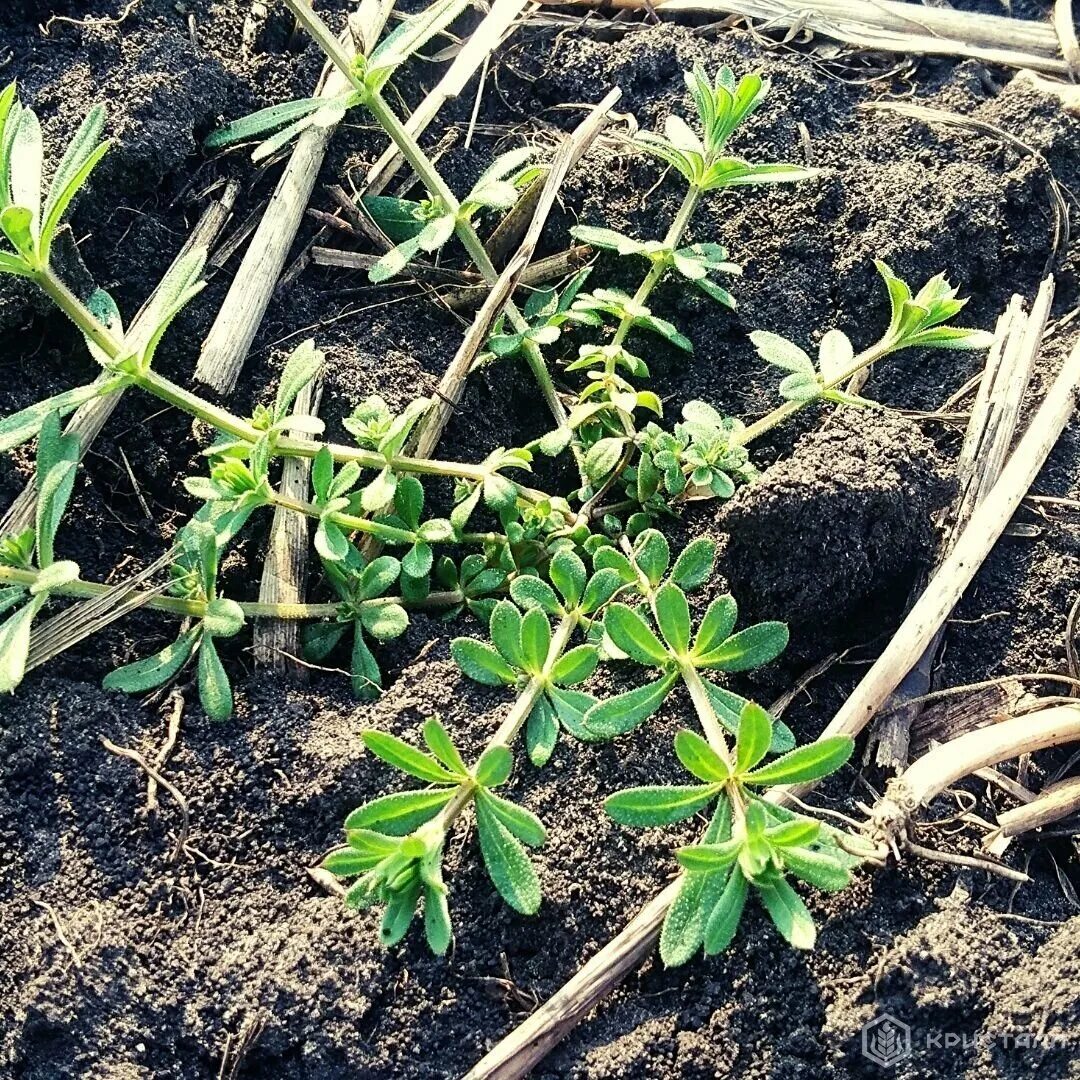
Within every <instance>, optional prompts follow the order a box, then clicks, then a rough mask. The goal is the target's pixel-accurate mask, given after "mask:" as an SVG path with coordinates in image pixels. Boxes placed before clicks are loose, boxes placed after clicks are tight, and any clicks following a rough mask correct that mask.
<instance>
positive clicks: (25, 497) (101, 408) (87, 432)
mask: <svg viewBox="0 0 1080 1080" xmlns="http://www.w3.org/2000/svg"><path fill="white" fill-rule="evenodd" d="M239 191H240V185H239V184H238V183H236V182H235V181H229V183H228V184H227V185H226V186H225V191H224V192H223V193H222V196H221V198H220V199H217V200H214V201H213V202H211V203H210V205H209V206H208V207H207V208H206V209H205V210H204V211H203V214H202V216H201V217H200V218H199V220H198V222H197V223H196V225H195V228H194V229H192V231H191V235H190V236H189V237H188V238H187V240H186V241H185V242H184V246H183V247H182V248H181V249H180V250H179V251H178V252H177V254H176V258H175V259H173V261H172V266H175V265H176V264H177V263H178V262H179V261H180V260H181V259H183V258H184V256H186V255H187V254H189V253H190V252H192V251H194V250H195V249H196V248H209V247H211V246H212V245H213V243H214V241H215V240H216V239H217V238H218V236H219V235H220V233H221V230H222V229H223V228H224V227H225V224H226V222H227V221H228V220H229V218H230V217H231V216H232V211H233V206H234V205H235V203H236V196H237V194H238V193H239ZM170 269H171V267H170ZM167 276H168V271H166V272H165V274H164V275H163V278H164V277H167ZM156 291H157V290H156V289H155V290H154V292H155V293H156ZM153 298H154V294H153V293H151V295H150V296H149V297H147V299H146V301H145V302H144V303H143V305H142V307H141V308H140V309H139V311H138V312H137V313H136V315H135V318H134V319H133V320H132V323H131V330H132V331H134V330H136V329H137V327H138V323H139V317H140V316H141V315H142V313H143V312H144V311H146V309H147V307H148V306H149V304H150V301H151V300H152V299H153ZM129 332H130V331H129ZM108 377H109V376H108V373H106V374H103V375H102V376H101V377H100V379H99V380H98V381H101V380H104V379H106V378H108ZM123 393H124V391H123V390H117V391H115V392H114V393H112V394H108V395H107V396H105V397H100V398H92V399H91V400H90V401H88V402H86V404H85V405H81V406H79V408H78V409H76V410H75V412H74V414H73V415H72V417H71V419H70V420H69V421H68V423H67V426H66V427H65V428H64V434H65V435H77V436H78V437H79V460H80V461H81V460H82V459H83V458H84V457H85V456H86V451H87V450H89V449H90V445H91V443H93V441H94V439H96V438H97V437H98V435H99V434H100V433H101V429H102V428H103V427H104V426H105V423H106V421H107V420H108V419H109V417H110V416H112V413H113V410H114V409H115V408H116V406H117V405H119V404H120V398H121V397H122V396H123ZM36 505H37V493H36V489H35V487H34V481H33V480H30V481H29V483H27V485H26V487H24V488H23V489H22V491H21V492H19V494H18V495H17V496H16V497H15V500H14V501H13V502H12V504H11V506H9V507H8V510H7V513H6V514H4V516H3V518H0V536H11V535H17V534H18V533H21V532H22V531H23V530H24V529H29V528H30V527H31V526H32V525H33V524H34V510H35V507H36Z"/></svg>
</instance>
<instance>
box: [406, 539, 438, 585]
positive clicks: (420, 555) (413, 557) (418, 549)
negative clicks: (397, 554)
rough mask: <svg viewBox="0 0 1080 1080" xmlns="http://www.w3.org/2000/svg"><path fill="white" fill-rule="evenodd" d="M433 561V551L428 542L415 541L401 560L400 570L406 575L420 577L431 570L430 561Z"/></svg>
mask: <svg viewBox="0 0 1080 1080" xmlns="http://www.w3.org/2000/svg"><path fill="white" fill-rule="evenodd" d="M434 561H435V553H434V552H433V551H432V550H431V545H430V544H425V543H421V542H418V543H415V544H413V546H412V547H411V548H409V550H408V551H407V552H405V555H404V556H403V558H402V560H401V572H402V574H404V575H405V576H406V577H410V578H422V577H426V576H427V575H428V574H429V573H430V572H431V566H432V563H433V562H434Z"/></svg>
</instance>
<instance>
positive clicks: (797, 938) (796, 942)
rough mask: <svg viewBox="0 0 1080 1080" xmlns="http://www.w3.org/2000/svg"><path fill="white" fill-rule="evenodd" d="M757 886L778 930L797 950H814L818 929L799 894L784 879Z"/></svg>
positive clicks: (760, 883) (756, 883) (759, 883)
mask: <svg viewBox="0 0 1080 1080" xmlns="http://www.w3.org/2000/svg"><path fill="white" fill-rule="evenodd" d="M755 885H756V886H757V890H758V895H759V896H760V897H761V902H762V904H763V905H764V906H765V910H766V911H767V912H768V913H769V916H770V917H771V919H772V921H773V922H774V923H775V924H776V929H777V930H779V931H780V933H781V934H782V935H783V936H784V937H785V938H786V939H787V941H788V942H789V943H790V944H791V945H793V946H794V947H795V948H796V949H812V948H813V947H814V943H815V941H816V940H817V929H816V927H815V926H814V920H813V918H812V917H811V915H810V912H809V911H807V910H806V905H805V904H804V903H803V902H802V899H801V898H800V897H799V895H798V893H796V892H795V890H794V889H793V888H792V887H791V886H790V885H789V884H788V883H787V882H786V881H785V880H784V879H783V878H776V879H775V880H773V881H771V882H769V883H768V884H766V883H762V882H755Z"/></svg>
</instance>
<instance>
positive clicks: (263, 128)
mask: <svg viewBox="0 0 1080 1080" xmlns="http://www.w3.org/2000/svg"><path fill="white" fill-rule="evenodd" d="M325 104H326V99H325V98H318V97H312V98H299V99H297V100H295V101H283V102H282V103H281V104H280V105H271V106H270V107H269V108H267V109H259V110H258V112H253V113H250V114H248V115H247V116H244V117H241V118H240V119H239V120H234V121H233V122H232V123H231V124H225V125H224V126H223V127H219V128H218V129H217V130H216V131H212V132H210V134H209V135H208V136H207V137H206V138H205V139H204V140H203V147H204V148H205V149H207V150H220V149H221V148H222V147H225V146H231V145H232V144H233V143H238V142H244V141H245V140H246V139H251V138H254V137H255V136H256V135H262V134H263V133H264V132H267V131H274V130H275V129H277V128H280V127H284V126H285V125H286V124H291V123H294V122H295V121H297V120H299V119H300V118H301V117H304V116H308V115H310V114H311V113H313V112H316V111H318V110H319V109H321V108H322V107H323V106H324V105H325Z"/></svg>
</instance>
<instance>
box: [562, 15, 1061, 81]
mask: <svg viewBox="0 0 1080 1080" xmlns="http://www.w3.org/2000/svg"><path fill="white" fill-rule="evenodd" d="M541 2H542V3H546V4H555V3H558V4H559V5H560V6H566V7H616V8H630V9H633V10H639V11H663V12H665V13H666V14H672V15H676V14H678V15H712V16H721V15H742V16H745V17H747V18H751V19H763V20H765V27H766V28H768V29H772V28H781V27H785V28H791V27H796V28H799V29H806V30H812V31H813V32H814V33H818V34H823V35H825V36H826V37H830V38H833V39H834V40H835V41H841V42H844V43H845V44H848V45H854V46H856V47H858V48H861V49H869V50H874V51H878V52H900V53H925V54H926V55H928V56H964V57H970V58H972V59H975V60H983V61H985V62H986V63H990V64H1001V65H1002V66H1004V67H1014V68H1033V69H1034V70H1036V71H1043V72H1047V73H1049V74H1052V75H1067V74H1068V73H1069V64H1068V62H1067V61H1066V60H1063V59H1062V58H1061V49H1062V46H1061V43H1060V42H1059V41H1058V36H1057V34H1056V33H1055V31H1054V28H1053V27H1052V26H1051V25H1050V24H1049V23H1043V22H1034V21H1032V20H1028V19H1011V18H1006V17H1005V16H1001V15H982V14H979V13H976V12H969V11H957V10H954V9H953V8H951V7H925V6H920V5H917V4H906V3H900V2H897V0H873V2H872V3H868V2H867V0H541Z"/></svg>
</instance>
